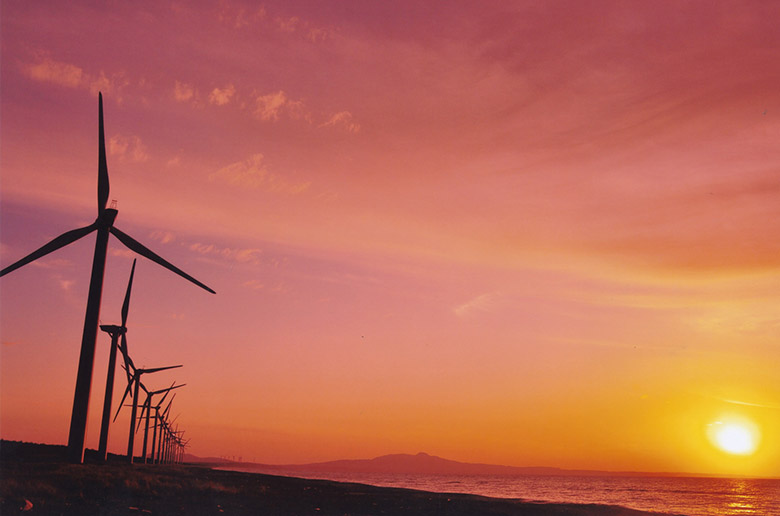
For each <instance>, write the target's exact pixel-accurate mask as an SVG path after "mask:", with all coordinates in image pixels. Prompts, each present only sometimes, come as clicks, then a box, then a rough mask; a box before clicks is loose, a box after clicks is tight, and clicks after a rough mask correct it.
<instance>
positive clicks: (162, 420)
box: [152, 393, 176, 464]
mask: <svg viewBox="0 0 780 516" xmlns="http://www.w3.org/2000/svg"><path fill="white" fill-rule="evenodd" d="M175 398H176V393H173V396H171V400H170V401H169V402H168V406H166V407H165V410H163V411H162V415H160V411H159V406H158V409H157V410H156V414H157V428H158V429H159V432H160V438H159V440H158V441H157V454H156V455H157V459H156V460H154V457H153V460H152V463H153V464H154V463H155V462H156V463H157V464H162V463H163V462H164V460H163V459H164V455H165V452H164V450H165V441H166V440H167V434H166V432H167V431H168V412H170V410H171V405H172V404H173V400H174V399H175ZM160 405H162V403H160ZM154 453H155V452H154V447H152V454H154Z"/></svg>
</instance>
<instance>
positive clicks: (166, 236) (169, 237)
mask: <svg viewBox="0 0 780 516" xmlns="http://www.w3.org/2000/svg"><path fill="white" fill-rule="evenodd" d="M149 237H150V238H152V239H153V240H157V241H158V242H160V243H161V244H170V243H171V242H174V241H175V240H176V235H174V234H173V233H171V232H170V231H161V230H157V231H152V233H151V234H150V235H149Z"/></svg>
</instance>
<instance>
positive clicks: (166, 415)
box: [162, 393, 176, 424]
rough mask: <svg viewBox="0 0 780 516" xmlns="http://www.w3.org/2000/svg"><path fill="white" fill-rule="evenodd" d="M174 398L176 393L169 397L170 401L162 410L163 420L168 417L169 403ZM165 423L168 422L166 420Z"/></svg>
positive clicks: (170, 402)
mask: <svg viewBox="0 0 780 516" xmlns="http://www.w3.org/2000/svg"><path fill="white" fill-rule="evenodd" d="M175 398H176V393H174V394H173V396H172V397H171V401H169V402H168V406H167V407H165V410H163V415H162V418H163V420H165V418H167V417H168V411H169V410H171V404H172V403H173V400H174V399H175ZM165 423H166V424H167V423H168V422H167V421H166V422H165Z"/></svg>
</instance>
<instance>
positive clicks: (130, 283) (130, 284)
mask: <svg viewBox="0 0 780 516" xmlns="http://www.w3.org/2000/svg"><path fill="white" fill-rule="evenodd" d="M134 274H135V260H133V268H132V269H130V280H129V281H128V282H127V292H125V302H124V303H122V328H125V327H126V326H127V312H128V311H129V310H130V291H131V290H133V275H134ZM125 329H127V328H125Z"/></svg>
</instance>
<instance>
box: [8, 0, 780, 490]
mask: <svg viewBox="0 0 780 516" xmlns="http://www.w3.org/2000/svg"><path fill="white" fill-rule="evenodd" d="M778 17H780V5H778V4H775V3H772V2H750V1H740V2H726V1H716V2H709V1H708V2H697V1H691V2H684V3H683V2H671V1H670V2H664V1H659V2H608V1H600V2H587V3H583V2H577V1H570V2H568V1H553V2H541V3H540V2H530V1H521V2H460V1H454V2H447V3H446V4H442V3H440V2H417V1H415V2H411V1H409V2H407V1H399V2H362V1H344V2H318V1H311V0H295V1H284V2H274V1H269V2H265V3H263V4H260V3H257V2H250V1H247V2H240V1H196V2H180V1H155V2H146V1H141V2H132V3H126V2H87V1H74V2H67V3H62V2H25V1H21V0H7V1H4V2H3V3H2V11H1V12H0V20H1V23H2V27H1V28H2V32H1V34H2V35H1V38H2V61H1V63H0V65H1V66H2V74H0V116H1V118H0V120H1V121H0V151H2V152H1V157H0V167H1V169H0V170H1V174H0V215H1V217H0V263H2V265H3V266H6V265H9V264H11V263H13V262H14V261H15V260H17V259H19V258H21V257H23V256H24V255H26V254H27V253H29V252H31V251H32V250H34V249H36V248H38V247H39V246H41V245H43V244H44V243H45V242H48V241H49V240H50V239H52V238H54V237H55V236H57V235H59V234H61V233H63V232H65V231H68V230H70V229H74V228H76V227H81V226H85V225H88V224H90V223H91V222H92V221H93V220H94V217H95V213H96V211H95V202H96V188H97V159H96V158H97V95H98V92H99V91H100V92H102V94H103V97H104V111H105V130H106V140H107V147H108V169H109V176H110V185H111V193H110V199H112V200H116V201H117V209H118V210H119V215H118V217H117V220H116V226H117V227H118V228H120V229H121V230H122V231H124V232H125V233H128V234H130V235H132V236H133V237H134V238H136V239H137V240H139V241H141V242H142V243H144V244H145V245H147V246H148V247H150V248H151V249H153V250H154V251H155V252H157V253H159V254H160V255H162V256H163V257H165V258H166V259H168V260H169V261H171V262H172V263H174V264H176V265H177V266H178V267H180V268H182V269H183V270H185V271H186V272H188V273H189V274H191V275H193V276H194V277H196V278H198V279H199V280H200V281H202V282H204V283H205V284H207V285H208V286H210V287H211V288H213V289H214V290H216V292H217V294H216V295H211V294H208V293H206V292H205V291H203V290H201V289H199V288H197V287H196V286H194V285H192V284H190V283H188V282H186V281H184V280H183V279H181V278H179V277H177V276H175V275H174V274H171V273H170V272H169V271H167V270H165V269H163V268H162V267H160V266H158V265H156V264H154V263H152V262H150V261H148V260H146V259H143V258H141V259H139V261H138V265H137V268H136V273H135V280H134V285H133V293H132V300H131V305H130V313H129V317H128V333H127V336H128V344H129V349H130V354H131V356H132V357H133V360H134V362H135V364H136V365H137V366H139V367H158V366H164V365H174V364H183V365H184V367H182V368H181V369H177V370H175V371H166V372H161V373H157V374H155V375H148V376H147V377H146V378H144V383H145V384H146V385H147V386H149V387H150V388H153V389H159V388H163V387H167V386H168V385H170V384H171V383H172V382H173V381H177V382H179V383H186V384H187V386H186V387H184V388H182V389H179V390H178V391H177V396H176V398H175V400H174V403H173V408H172V412H173V415H179V417H178V419H177V423H178V424H179V427H180V428H181V429H184V430H185V431H186V436H187V437H188V438H190V439H191V442H190V448H189V451H190V452H192V453H194V454H196V455H201V456H229V457H237V458H238V457H241V458H243V459H244V460H253V461H257V462H265V463H276V464H285V463H287V464H289V463H305V462H316V461H325V460H335V459H345V458H371V457H375V456H379V455H383V454H389V453H417V452H421V451H424V452H427V453H430V454H434V455H439V456H442V457H446V458H449V459H453V460H460V461H467V462H482V463H494V464H507V465H516V466H556V467H562V468H586V469H603V470H613V471H626V470H632V471H654V472H693V473H707V474H709V473H717V474H739V475H756V476H774V477H780V441H778V436H780V381H778V379H777V371H778V370H780V315H778V313H780V311H778V308H780V238H778V237H779V236H780V146H778V141H780V89H778V84H780V67H778V65H777V63H779V62H780V32H778V31H777V30H776V26H775V21H776V20H777V19H778ZM93 242H94V234H93V235H90V236H88V237H86V238H84V239H82V240H80V241H78V242H77V243H74V244H72V245H70V246H68V247H67V248H64V249H61V250H59V251H57V252H55V253H52V254H50V255H48V256H46V257H44V258H42V259H40V260H38V261H36V262H34V263H32V264H29V265H27V266H25V267H24V268H22V269H19V270H17V271H14V272H13V273H11V274H8V275H6V276H4V277H3V278H2V280H0V340H1V341H2V345H0V435H1V436H2V438H4V439H15V440H26V441H38V442H47V443H55V444H64V443H65V442H67V433H68V428H69V420H70V411H71V407H72V400H73V389H74V386H75V373H76V367H77V363H78V356H79V347H80V344H79V342H80V335H81V330H82V326H83V318H84V308H85V304H86V297H87V287H88V282H89V271H90V263H91V257H92V252H93V251H92V247H93ZM134 257H135V255H134V254H133V253H132V251H129V250H128V249H126V248H124V247H123V246H122V244H121V243H119V242H118V241H117V240H116V239H114V238H113V237H112V239H111V241H110V244H109V256H108V260H107V266H106V280H105V286H104V293H103V302H102V309H101V321H102V322H103V323H118V322H119V320H120V309H121V304H122V299H123V296H124V291H125V288H126V285H127V280H128V276H129V273H130V267H131V264H132V260H133V258H134ZM109 343H110V341H109V337H108V336H107V335H106V334H103V333H101V334H100V335H99V340H98V348H97V356H96V360H95V369H94V381H93V387H92V397H91V404H90V416H89V417H90V418H89V422H88V433H87V446H88V447H97V439H98V434H99V426H100V423H99V419H98V418H99V414H100V411H101V408H102V396H103V389H104V385H105V383H104V378H105V372H106V367H107V361H108V350H109ZM122 383H123V375H120V376H118V379H117V382H116V386H115V392H116V394H115V399H116V397H118V396H120V395H121V392H122V390H123V389H124V385H122ZM128 412H129V411H128V410H126V409H124V410H123V412H121V413H120V416H119V418H118V419H117V423H116V424H115V425H114V426H113V427H112V429H111V436H110V440H109V450H110V451H114V452H117V453H122V452H123V450H125V449H126V440H127V433H128V430H127V427H128V426H129V414H128ZM734 422H736V423H739V424H741V425H743V428H748V429H750V432H751V435H752V439H753V440H754V443H755V445H756V446H757V448H756V449H755V450H754V451H753V452H752V453H750V454H747V455H733V454H729V453H726V452H724V451H723V450H721V449H719V448H718V447H717V446H715V444H714V443H713V441H712V439H711V437H712V432H713V429H717V428H718V427H719V425H727V424H731V423H734Z"/></svg>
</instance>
